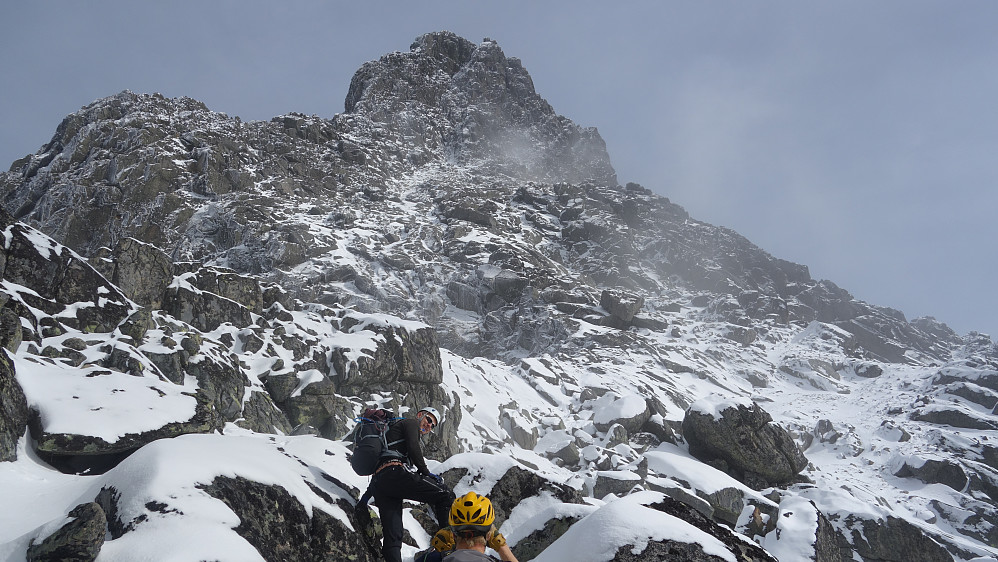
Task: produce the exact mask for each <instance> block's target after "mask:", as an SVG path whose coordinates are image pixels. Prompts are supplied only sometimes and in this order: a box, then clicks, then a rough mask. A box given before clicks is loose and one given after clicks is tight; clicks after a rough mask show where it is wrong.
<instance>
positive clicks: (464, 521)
mask: <svg viewBox="0 0 998 562" xmlns="http://www.w3.org/2000/svg"><path fill="white" fill-rule="evenodd" d="M495 520H496V514H495V510H494V509H493V508H492V502H491V501H489V498H487V497H485V496H479V495H478V494H476V493H475V492H468V493H467V494H465V495H463V496H461V497H460V498H457V499H456V500H454V503H453V504H452V505H451V509H450V516H449V518H448V522H449V523H450V527H446V528H443V529H440V530H439V531H437V534H436V535H434V536H433V547H432V548H431V549H428V550H426V551H423V552H420V553H418V554H416V557H415V562H441V561H442V562H481V561H491V562H499V561H501V562H517V560H516V557H515V556H513V551H512V550H511V549H510V548H509V545H508V544H506V537H504V536H502V533H500V532H499V531H498V530H497V529H496V526H495ZM486 546H488V547H489V548H491V549H493V550H495V551H496V552H498V553H499V556H500V558H496V557H494V556H490V555H488V554H485V547H486Z"/></svg>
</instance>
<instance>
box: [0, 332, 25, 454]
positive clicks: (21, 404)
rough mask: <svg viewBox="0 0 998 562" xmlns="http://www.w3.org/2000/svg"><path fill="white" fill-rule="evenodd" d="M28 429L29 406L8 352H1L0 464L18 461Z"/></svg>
mask: <svg viewBox="0 0 998 562" xmlns="http://www.w3.org/2000/svg"><path fill="white" fill-rule="evenodd" d="M27 427H28V404H27V402H26V401H25V399H24V391H22V390H21V385H20V384H18V382H17V378H16V377H15V376H14V366H13V364H12V363H11V360H10V357H8V356H7V352H6V350H0V462H2V461H13V460H17V441H18V439H20V438H21V437H22V436H23V435H24V431H25V429H26V428H27Z"/></svg>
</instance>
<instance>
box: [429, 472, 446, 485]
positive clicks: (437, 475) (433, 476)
mask: <svg viewBox="0 0 998 562" xmlns="http://www.w3.org/2000/svg"><path fill="white" fill-rule="evenodd" d="M430 478H432V479H434V480H436V481H437V483H439V484H443V483H444V479H443V478H441V477H440V475H439V474H434V473H432V472H431V473H430Z"/></svg>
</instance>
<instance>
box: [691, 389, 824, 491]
mask: <svg viewBox="0 0 998 562" xmlns="http://www.w3.org/2000/svg"><path fill="white" fill-rule="evenodd" d="M718 410H719V411H718ZM772 421H773V418H772V417H771V416H770V415H769V413H768V412H766V411H765V410H763V409H762V408H760V407H759V405H758V404H756V403H754V402H753V403H752V404H751V405H746V404H735V405H731V404H721V405H719V406H716V407H715V406H714V405H712V404H710V403H709V402H707V401H703V400H702V401H699V402H696V403H694V404H693V405H692V406H691V407H690V408H689V409H688V410H687V411H686V416H685V417H684V419H683V436H684V437H685V438H686V441H687V443H689V448H690V453H691V454H692V455H693V456H694V457H696V458H698V459H700V460H701V461H703V462H705V463H707V464H709V465H712V466H715V467H716V468H719V469H721V470H723V471H725V472H727V473H728V474H730V475H731V476H733V477H735V478H736V479H738V480H740V481H741V482H743V483H745V484H746V485H748V486H749V487H752V488H755V489H763V488H766V487H768V486H771V485H777V484H786V483H791V482H795V481H797V480H798V476H797V475H798V474H799V473H800V472H801V471H802V470H804V468H805V467H806V466H807V458H806V457H805V456H804V454H803V453H801V451H800V449H799V448H798V447H797V444H796V443H795V442H794V440H793V438H792V437H791V436H790V434H789V433H787V431H786V430H784V429H783V428H781V427H779V426H778V425H776V424H774V423H772Z"/></svg>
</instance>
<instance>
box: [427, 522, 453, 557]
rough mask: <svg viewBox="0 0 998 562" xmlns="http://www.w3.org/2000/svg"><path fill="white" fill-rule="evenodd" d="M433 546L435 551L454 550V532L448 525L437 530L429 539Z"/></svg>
mask: <svg viewBox="0 0 998 562" xmlns="http://www.w3.org/2000/svg"><path fill="white" fill-rule="evenodd" d="M430 544H431V545H433V548H434V549H436V551H437V552H450V551H452V550H454V533H453V532H452V531H451V530H450V528H448V527H444V528H443V529H440V530H439V531H437V534H435V535H433V540H431V541H430Z"/></svg>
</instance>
